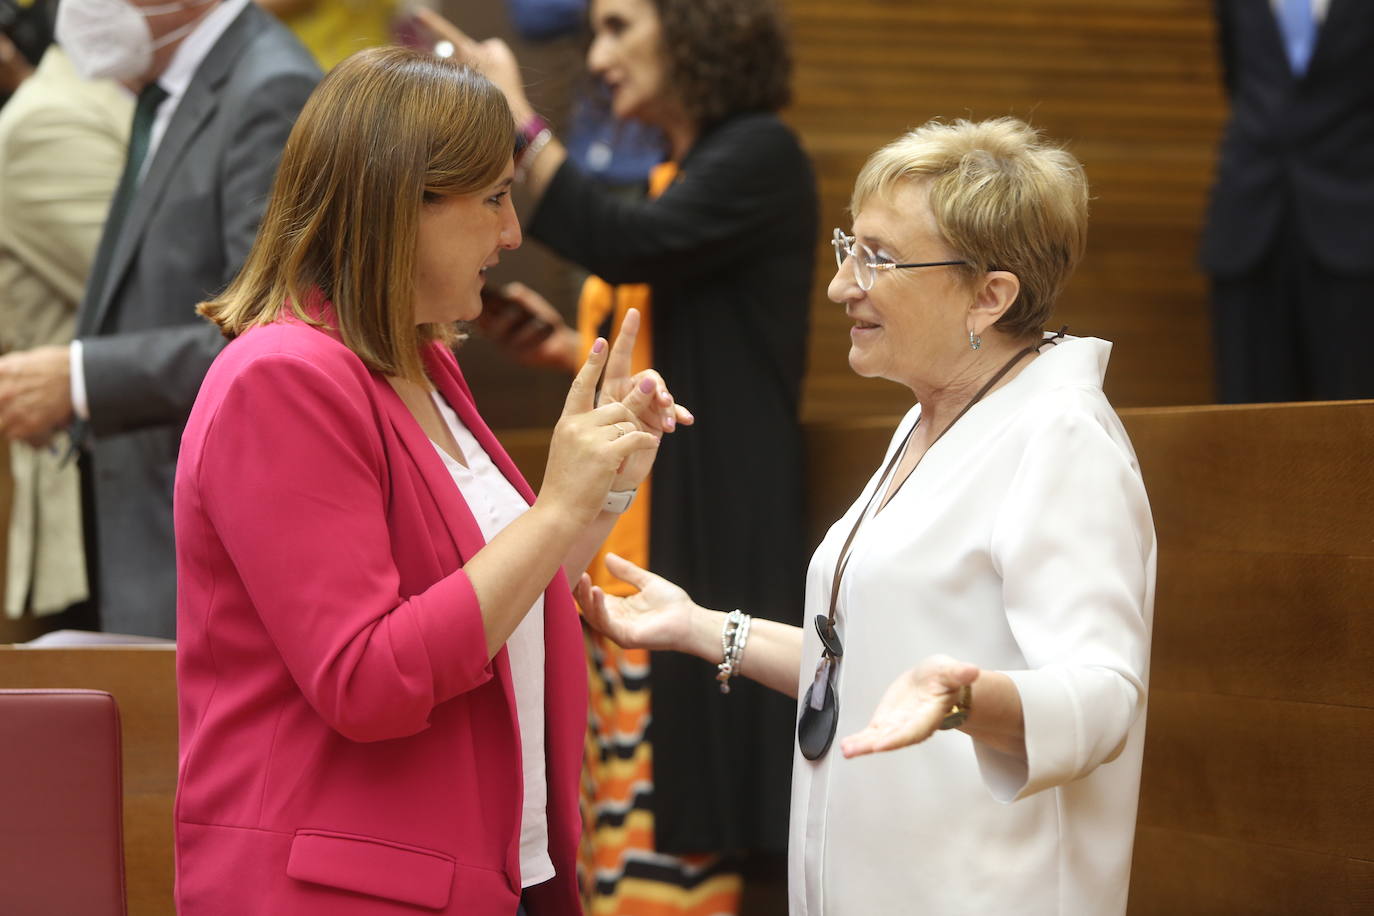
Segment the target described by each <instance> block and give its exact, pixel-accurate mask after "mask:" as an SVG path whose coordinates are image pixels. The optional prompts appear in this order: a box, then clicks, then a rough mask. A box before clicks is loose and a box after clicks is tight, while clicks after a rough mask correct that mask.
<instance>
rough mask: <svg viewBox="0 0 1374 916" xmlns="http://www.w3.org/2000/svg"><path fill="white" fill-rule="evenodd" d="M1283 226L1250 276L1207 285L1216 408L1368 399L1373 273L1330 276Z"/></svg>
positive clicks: (1373, 373) (1372, 373) (1373, 356)
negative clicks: (1266, 403)
mask: <svg viewBox="0 0 1374 916" xmlns="http://www.w3.org/2000/svg"><path fill="white" fill-rule="evenodd" d="M1284 226H1285V228H1284V230H1283V231H1282V232H1281V233H1280V235H1279V238H1278V243H1277V244H1276V245H1275V246H1274V248H1273V249H1272V250H1271V251H1270V252H1269V254H1268V255H1266V256H1265V257H1264V258H1263V259H1261V261H1260V263H1259V264H1258V265H1257V266H1256V268H1255V269H1254V270H1253V271H1252V272H1250V273H1248V274H1245V275H1243V276H1239V277H1214V278H1213V279H1212V335H1213V347H1214V351H1215V355H1216V380H1217V399H1218V401H1220V402H1221V403H1223V404H1240V403H1251V402H1268V401H1326V400H1344V399H1349V398H1374V273H1371V274H1369V275H1363V276H1343V275H1340V274H1336V273H1334V272H1332V271H1331V270H1329V269H1328V268H1326V267H1324V266H1323V265H1321V264H1319V263H1318V262H1317V260H1316V259H1315V258H1314V257H1313V256H1312V254H1311V252H1310V251H1308V250H1307V246H1306V244H1305V243H1304V242H1303V241H1302V239H1301V237H1300V235H1299V234H1298V232H1297V231H1296V227H1295V226H1294V219H1293V218H1292V216H1291V215H1290V216H1289V217H1288V218H1287V219H1285V220H1284ZM1370 267H1371V269H1374V265H1370Z"/></svg>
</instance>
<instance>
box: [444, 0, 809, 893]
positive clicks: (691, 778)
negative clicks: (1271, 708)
mask: <svg viewBox="0 0 1374 916" xmlns="http://www.w3.org/2000/svg"><path fill="white" fill-rule="evenodd" d="M589 20H590V26H591V30H592V41H591V44H590V46H589V48H588V52H587V65H588V68H589V69H590V70H591V72H592V74H593V75H594V76H596V77H597V78H599V79H600V80H601V81H602V82H603V83H605V85H606V87H607V89H608V90H609V93H610V99H611V106H612V109H613V111H614V113H615V115H616V116H617V117H619V118H622V119H633V120H637V121H642V122H646V123H648V124H651V125H653V126H655V127H658V128H659V129H660V130H662V131H663V133H664V135H665V136H666V137H667V139H668V144H669V149H668V150H667V154H668V161H667V162H665V163H664V164H663V165H661V166H659V167H658V168H657V169H656V170H655V172H654V174H653V175H652V176H651V179H650V192H649V197H648V198H647V199H643V200H626V199H624V198H623V197H617V196H614V195H612V194H610V193H607V192H606V190H605V189H604V188H602V187H600V186H598V185H597V184H595V183H594V182H593V181H592V180H591V179H589V178H588V177H587V176H586V175H584V174H582V173H581V172H579V171H578V169H577V167H576V166H575V165H573V164H572V163H571V162H569V161H568V159H567V155H566V153H565V150H564V148H563V147H562V146H561V145H560V144H559V142H558V141H557V140H556V139H554V138H553V136H552V134H551V132H550V131H549V129H548V126H547V125H546V124H545V123H544V122H543V120H542V119H540V118H539V117H538V115H537V114H535V112H534V110H533V109H532V108H531V106H530V103H529V101H528V100H527V99H526V96H525V93H524V90H523V88H522V81H521V78H520V71H519V66H518V64H517V62H516V60H515V58H514V57H513V55H512V54H511V51H510V49H509V48H508V47H507V46H506V45H505V44H504V43H503V42H500V41H499V40H489V41H485V42H481V43H478V42H474V41H472V40H471V39H469V38H467V37H466V36H465V35H463V34H462V33H461V32H459V31H458V30H457V29H455V28H454V27H453V26H451V25H450V24H449V23H447V22H445V21H443V20H442V19H439V18H437V17H432V18H430V19H429V20H428V22H429V23H430V25H431V27H432V29H433V30H434V31H435V33H436V34H437V35H439V36H441V37H443V38H446V39H448V40H450V41H452V42H454V44H455V46H456V47H457V51H458V54H459V55H461V56H463V57H465V58H467V59H468V60H469V61H472V62H474V63H475V64H476V65H477V66H478V67H479V68H480V69H482V70H483V71H484V72H485V73H486V74H487V75H488V76H489V77H491V79H492V81H493V82H495V83H496V84H497V85H498V86H500V87H501V88H502V89H503V90H504V91H505V92H506V95H507V99H508V100H509V101H510V103H511V108H512V111H513V113H514V115H515V117H516V120H517V123H519V124H520V125H522V132H523V135H524V137H525V139H526V141H527V143H528V146H527V147H526V148H525V151H524V154H523V156H522V157H521V161H520V164H519V171H520V173H521V174H523V175H525V176H526V182H527V185H528V187H529V189H530V190H531V191H532V192H533V194H534V195H535V196H536V197H537V198H538V204H537V206H536V208H535V210H534V216H533V219H532V220H531V221H530V224H529V232H530V234H531V235H533V236H534V237H536V238H538V239H540V240H541V241H543V242H544V243H545V244H547V245H549V246H550V247H551V248H553V249H554V250H555V251H557V252H558V253H559V254H561V255H563V256H564V257H566V258H568V259H570V260H572V261H575V262H577V263H578V264H580V265H581V266H583V267H585V268H586V269H587V270H589V271H591V272H592V273H593V274H594V275H595V276H594V277H593V278H592V279H590V280H589V281H588V283H587V286H586V288H585V289H584V291H583V296H582V301H581V303H580V305H579V321H578V324H579V331H580V333H578V332H574V331H573V330H572V329H570V328H566V327H564V326H563V325H562V322H561V320H560V319H559V318H558V315H557V312H556V311H555V310H554V309H552V308H551V307H549V306H548V304H547V303H545V302H543V300H542V299H539V298H538V297H537V296H536V295H534V294H533V293H531V292H530V291H528V290H526V289H524V288H523V287H520V286H519V285H518V284H512V286H511V287H508V288H507V290H506V294H507V295H508V296H511V297H513V298H517V299H519V300H520V301H522V302H523V303H524V304H525V306H526V307H527V308H528V309H531V310H534V311H536V312H537V314H539V315H540V316H541V317H543V318H545V319H546V320H548V321H550V322H552V323H554V325H555V332H554V333H553V334H552V335H550V336H548V337H547V338H545V339H544V340H542V341H540V342H538V343H529V344H527V345H526V346H527V349H528V350H531V351H533V352H531V353H528V354H527V355H529V356H532V357H534V358H536V359H539V360H542V361H544V362H546V363H552V364H555V365H562V366H565V367H571V366H573V365H575V364H576V358H577V356H578V355H579V354H580V353H581V352H583V351H585V349H586V347H587V346H589V345H590V342H591V340H592V339H594V337H595V335H597V334H598V333H601V332H602V329H603V328H606V327H612V328H613V327H614V326H615V325H616V324H617V323H618V321H619V320H620V317H621V316H622V315H623V314H624V313H625V311H626V310H627V309H628V308H629V307H630V306H635V307H636V308H638V309H639V310H640V311H641V312H643V313H644V315H645V321H644V329H642V330H641V331H640V338H639V343H638V349H637V352H636V361H635V366H636V367H637V366H638V365H640V364H643V365H646V366H647V365H653V366H655V367H656V368H658V369H659V370H660V371H662V372H663V373H664V375H665V377H668V378H672V379H673V383H674V388H675V394H677V395H678V397H679V398H680V399H681V400H682V401H683V402H684V403H687V404H690V405H692V409H693V410H694V411H695V412H696V413H697V415H698V416H699V418H700V422H699V423H698V425H697V426H696V427H695V428H694V429H693V430H692V432H691V434H690V437H688V436H683V437H679V438H680V439H681V441H671V442H665V443H664V446H663V448H662V450H661V452H660V454H659V457H658V463H657V465H656V467H655V470H654V473H653V476H652V487H653V493H652V497H653V498H652V509H650V507H649V503H650V501H649V500H648V499H647V498H646V496H648V494H647V493H645V492H643V488H641V492H640V494H639V497H638V499H637V500H636V504H635V506H633V507H632V508H631V509H630V511H629V512H627V513H626V515H625V517H624V518H623V519H622V521H621V522H620V523H619V524H618V525H617V528H616V530H615V532H613V534H612V540H610V541H608V542H607V545H606V548H607V549H608V550H610V551H613V552H615V553H616V554H618V555H620V556H624V557H631V558H634V557H637V558H639V562H642V563H647V564H648V565H649V566H650V567H652V568H653V569H654V570H655V572H658V573H661V574H664V575H666V576H668V577H669V578H672V579H675V580H676V581H679V582H688V583H691V585H690V586H689V587H690V588H691V589H692V592H693V594H694V595H695V594H698V593H700V594H701V595H703V596H705V595H709V596H712V597H713V600H716V601H719V602H725V601H727V600H729V601H738V602H741V603H742V604H743V605H744V606H748V607H751V609H752V607H754V606H757V607H759V608H761V609H762V612H763V615H764V616H765V617H770V618H772V619H775V620H780V621H786V622H790V623H797V622H798V621H797V620H795V619H794V618H795V613H796V608H797V607H799V606H800V598H801V594H800V586H799V582H800V581H801V578H802V576H801V574H802V571H803V569H804V559H805V545H804V533H803V532H804V525H803V482H802V465H801V460H802V459H801V456H802V454H803V448H802V440H801V433H800V429H799V427H798V423H797V414H798V404H799V400H800V393H801V381H802V375H803V371H804V368H805V357H806V337H807V327H808V316H809V300H810V292H811V280H812V269H813V257H814V254H815V241H816V237H817V205H816V192H815V178H814V175H813V173H812V170H811V165H810V162H809V160H808V159H807V157H806V154H805V153H804V152H803V151H802V149H801V147H800V146H799V144H798V142H797V139H796V137H795V136H794V135H793V134H792V132H791V131H790V130H789V129H788V128H787V127H786V126H785V125H784V124H783V123H782V121H781V120H779V119H778V117H777V115H776V112H777V110H778V109H779V108H781V107H782V106H783V105H785V104H786V103H787V102H788V101H789V97H790V90H789V77H790V71H791V58H790V51H789V47H788V40H787V36H786V30H785V28H784V24H783V21H782V18H781V14H780V13H779V11H778V8H777V6H776V4H775V3H774V2H773V0H593V2H592V3H591V5H590V11H589ZM512 343H514V344H515V345H516V346H517V347H519V346H521V345H522V340H521V339H520V336H519V332H517V333H516V336H515V339H514V340H513V341H512ZM592 571H593V576H594V577H596V578H597V581H598V583H599V584H600V583H604V584H605V585H606V587H608V588H613V587H614V586H612V585H611V583H612V582H613V581H614V579H613V578H612V577H610V576H608V575H606V574H605V573H604V567H603V566H602V565H601V563H600V562H599V561H598V562H596V563H594V564H593V567H592ZM598 574H599V575H598ZM591 651H592V658H593V671H592V678H591V680H592V690H593V696H592V703H593V732H594V734H593V738H594V744H593V747H592V758H591V761H590V767H589V775H590V777H591V780H592V781H593V782H594V783H595V785H594V790H593V800H594V808H593V810H592V811H590V812H588V823H587V831H588V833H587V835H588V837H589V838H590V842H591V843H592V844H593V845H594V847H595V848H594V849H593V850H592V851H593V853H594V856H593V861H592V863H591V867H592V869H593V871H594V878H595V888H594V892H593V906H592V910H593V912H595V913H616V912H626V913H642V912H646V911H647V910H648V908H647V901H648V900H653V901H655V902H657V903H662V902H664V901H665V899H668V898H669V897H673V896H675V897H676V898H678V899H681V900H682V901H684V902H683V904H682V906H681V908H680V909H679V910H677V912H684V913H686V912H696V911H697V910H698V907H700V911H701V912H710V913H719V912H733V911H734V903H733V901H732V900H731V899H730V898H731V897H732V896H734V894H735V893H736V891H737V889H738V880H737V879H735V878H730V879H728V880H721V881H719V882H718V885H719V886H720V888H721V891H720V893H715V892H714V891H713V890H707V889H704V888H702V887H701V884H702V881H703V880H709V876H710V875H712V874H715V873H716V872H715V871H713V870H716V869H719V868H720V867H721V865H722V863H721V862H719V861H715V860H711V861H707V862H703V861H701V860H699V859H697V858H691V857H689V858H687V859H683V858H669V857H667V856H665V855H663V854H665V853H667V854H673V855H678V854H691V853H705V852H711V853H745V852H778V853H780V852H781V851H782V850H783V849H784V848H785V846H786V819H787V815H786V812H787V798H788V788H789V785H788V770H789V763H788V759H787V754H786V752H785V748H786V746H787V743H788V736H789V735H790V734H791V729H792V725H793V721H792V711H791V709H790V708H789V707H788V704H787V703H785V702H779V701H778V699H779V698H777V697H774V696H768V695H767V692H766V691H760V690H758V689H757V685H752V684H743V685H741V686H740V687H737V688H735V689H734V690H733V691H732V692H731V693H730V694H729V695H728V696H725V695H723V694H722V692H721V691H720V690H719V689H718V685H717V684H716V681H715V676H716V674H717V672H716V670H715V668H714V667H713V666H711V665H706V664H702V663H701V661H700V660H697V659H689V658H685V657H682V656H677V655H674V654H672V653H664V654H662V655H660V654H658V653H655V654H654V655H653V658H652V664H650V660H649V655H648V653H647V652H643V651H641V650H630V651H624V650H621V649H619V648H618V647H615V646H613V645H611V644H609V643H608V642H605V641H603V640H601V639H600V638H595V640H594V641H593V643H592V644H591ZM646 688H648V689H646ZM650 693H652V710H653V715H652V720H651V721H650V717H649V716H648V708H649V695H650ZM646 725H647V735H643V732H644V728H645V726H646ZM641 735H643V736H644V737H646V738H647V744H646V743H645V742H644V741H642V740H641ZM595 741H599V742H600V743H599V746H598V745H596V744H595ZM649 746H652V749H653V750H652V762H653V766H652V772H651V771H650V767H649V759H650V758H649ZM608 842H609V844H610V845H607V843H608ZM626 845H628V847H629V848H625V847H626ZM727 861H728V860H727ZM621 877H624V878H627V879H634V880H632V881H631V880H627V881H626V882H624V884H621V885H620V886H619V887H617V884H618V882H619V879H620V878H621ZM646 881H654V882H658V883H655V884H652V885H646V884H645V883H644V882H646ZM674 884H676V885H680V886H681V887H682V888H684V889H695V893H694V894H693V895H692V900H693V901H696V903H694V904H693V905H691V906H689V905H688V904H687V903H686V902H685V901H686V899H687V895H686V894H685V893H676V894H675V893H674V891H673V888H672V887H671V886H672V885H674ZM642 888H647V889H645V890H643V891H642V892H641V889H642ZM631 894H636V895H639V896H637V897H636V899H637V900H638V901H639V902H638V903H635V902H632V901H630V899H629V895H631ZM617 897H619V903H618V904H617V903H615V902H614V900H615V898H617ZM654 912H663V910H654Z"/></svg>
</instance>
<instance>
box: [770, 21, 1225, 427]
mask: <svg viewBox="0 0 1374 916" xmlns="http://www.w3.org/2000/svg"><path fill="white" fill-rule="evenodd" d="M786 6H787V9H788V12H789V14H790V16H791V20H792V26H793V38H794V41H795V48H796V83H795V87H796V100H795V103H794V105H793V107H792V109H791V110H790V111H789V112H788V113H787V117H788V119H789V120H790V122H791V123H792V124H793V125H794V126H795V127H796V128H797V130H798V131H799V133H800V134H801V136H802V139H803V141H804V143H805V144H806V146H807V148H808V149H809V150H810V152H811V154H812V156H813V157H814V159H815V163H816V166H817V170H818V173H819V175H820V184H821V199H822V227H823V228H824V229H826V230H828V229H829V227H831V226H835V225H842V226H847V225H849V216H848V214H847V213H846V212H845V207H846V205H847V203H848V197H849V192H850V189H851V186H852V183H853V179H854V177H855V175H856V174H857V173H858V170H859V167H860V166H861V165H862V164H863V161H864V159H865V158H867V156H868V155H869V154H870V153H871V152H872V151H873V150H874V149H876V148H877V147H878V146H880V145H881V144H883V143H885V142H887V141H888V140H891V139H893V138H894V137H895V136H897V135H898V134H899V133H901V132H902V131H904V130H906V129H908V128H910V127H915V126H918V125H920V124H922V123H924V122H925V121H926V120H928V119H930V118H933V117H941V118H944V119H953V118H960V117H966V118H975V119H979V118H986V117H995V116H999V115H1004V114H1012V115H1016V116H1018V117H1022V118H1026V119H1029V120H1030V121H1031V122H1032V123H1034V124H1035V125H1036V126H1038V127H1041V128H1043V129H1044V130H1045V131H1046V132H1047V133H1048V134H1049V135H1050V136H1051V137H1054V138H1056V139H1058V140H1060V141H1063V142H1065V143H1067V144H1068V146H1069V148H1070V149H1071V150H1073V152H1074V153H1075V154H1076V155H1077V156H1078V157H1079V158H1080V159H1082V160H1083V162H1084V164H1085V165H1086V167H1087V170H1088V177H1089V180H1090V182H1091V184H1092V188H1093V204H1092V208H1093V212H1092V223H1091V226H1092V228H1091V231H1090V233H1089V238H1090V241H1089V249H1088V255H1087V258H1086V260H1085V262H1084V264H1083V265H1082V266H1081V267H1080V269H1079V271H1078V274H1077V276H1076V277H1075V279H1074V280H1073V282H1072V284H1071V285H1070V287H1069V289H1068V291H1067V292H1066V294H1065V297H1064V299H1063V301H1062V303H1061V307H1060V309H1059V314H1058V315H1057V316H1056V319H1055V320H1056V322H1057V323H1068V324H1069V325H1070V327H1071V330H1073V331H1074V332H1075V333H1081V334H1091V335H1094V336H1099V337H1104V338H1107V339H1109V340H1112V341H1114V342H1115V343H1116V349H1115V351H1114V353H1113V365H1112V371H1111V373H1110V374H1109V378H1108V393H1109V394H1110V395H1111V396H1112V399H1113V402H1114V403H1116V404H1118V405H1120V406H1132V405H1136V406H1139V405H1156V404H1189V403H1205V402H1208V401H1210V400H1212V390H1211V360H1210V337H1209V328H1208V322H1207V307H1206V299H1205V290H1204V283H1203V278H1202V276H1201V274H1200V273H1199V272H1198V271H1197V269H1196V267H1195V266H1194V259H1195V249H1196V245H1197V236H1198V231H1199V225H1200V219H1201V214H1202V210H1203V205H1204V199H1205V193H1206V189H1207V186H1208V184H1209V183H1210V180H1211V174H1212V168H1213V157H1214V151H1215V143H1216V138H1217V135H1218V131H1219V128H1220V125H1221V122H1222V119H1223V116H1224V103H1223V100H1222V97H1221V91H1220V84H1219V78H1218V74H1217V66H1216V60H1215V46H1214V38H1213V30H1212V23H1211V20H1210V15H1211V4H1210V3H1207V2H1206V0H1114V2H1112V3H1099V2H1094V0H984V2H980V3H964V2H961V0H920V2H909V0H851V2H846V3H833V2H829V0H788V2H787V3H786ZM826 235H827V233H823V237H825V236H826ZM822 241H823V240H818V249H817V250H818V262H817V263H818V269H817V272H816V292H815V298H814V305H813V313H812V319H813V323H812V334H813V338H812V346H811V366H810V373H809V377H808V380H807V387H806V404H805V416H806V417H807V418H808V419H812V420H831V419H843V418H847V417H852V416H854V415H856V414H858V415H869V414H884V413H900V412H901V411H903V410H904V409H905V408H906V407H907V406H908V405H909V403H910V395H909V393H908V392H907V391H906V390H905V389H902V388H899V387H897V386H895V385H891V384H886V383H882V382H876V381H866V380H863V379H859V378H857V377H856V376H854V375H853V374H852V373H851V372H850V371H849V369H848V366H847V363H846V359H845V355H846V352H847V348H848V325H847V323H846V321H845V320H844V317H843V313H842V312H841V310H840V309H839V308H838V307H836V306H834V305H833V304H831V303H829V302H828V300H827V299H826V297H825V286H826V284H827V283H828V282H829V280H830V277H831V276H832V274H833V267H834V261H833V260H832V258H831V256H830V249H829V246H828V245H823V244H819V243H821V242H822Z"/></svg>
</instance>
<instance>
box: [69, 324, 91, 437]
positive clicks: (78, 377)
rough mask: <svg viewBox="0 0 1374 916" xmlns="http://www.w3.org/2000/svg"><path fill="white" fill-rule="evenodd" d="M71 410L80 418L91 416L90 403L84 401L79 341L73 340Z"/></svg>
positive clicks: (84, 381) (83, 378) (84, 383)
mask: <svg viewBox="0 0 1374 916" xmlns="http://www.w3.org/2000/svg"><path fill="white" fill-rule="evenodd" d="M69 353H70V355H71V375H72V412H73V413H75V414H76V416H77V418H78V419H80V420H89V419H90V418H91V405H90V404H88V403H87V402H86V368H85V363H83V362H82V361H81V341H79V340H73V341H72V345H71V349H70V351H69Z"/></svg>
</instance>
